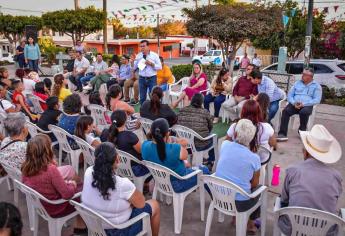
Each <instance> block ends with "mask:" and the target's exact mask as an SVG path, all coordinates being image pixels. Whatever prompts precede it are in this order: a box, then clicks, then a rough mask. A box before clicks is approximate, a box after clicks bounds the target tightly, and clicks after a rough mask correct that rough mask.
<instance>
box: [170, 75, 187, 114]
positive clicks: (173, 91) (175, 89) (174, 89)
mask: <svg viewBox="0 0 345 236" xmlns="http://www.w3.org/2000/svg"><path fill="white" fill-rule="evenodd" d="M189 80H190V78H189V77H183V78H181V79H180V80H179V81H178V82H176V83H173V84H171V85H170V86H169V97H170V103H172V102H173V98H175V97H176V99H177V98H179V97H180V95H181V93H182V91H183V90H184V89H185V88H186V87H187V86H188V85H189ZM179 107H180V108H181V107H183V101H181V102H180V103H179Z"/></svg>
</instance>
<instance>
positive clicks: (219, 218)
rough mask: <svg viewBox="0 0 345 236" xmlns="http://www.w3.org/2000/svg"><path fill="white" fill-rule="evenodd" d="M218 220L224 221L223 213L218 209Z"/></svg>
mask: <svg viewBox="0 0 345 236" xmlns="http://www.w3.org/2000/svg"><path fill="white" fill-rule="evenodd" d="M218 222H219V223H223V222H224V214H223V213H222V212H220V211H218Z"/></svg>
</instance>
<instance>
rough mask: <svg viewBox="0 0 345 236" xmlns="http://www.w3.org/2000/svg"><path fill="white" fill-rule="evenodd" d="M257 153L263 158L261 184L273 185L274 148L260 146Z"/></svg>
mask: <svg viewBox="0 0 345 236" xmlns="http://www.w3.org/2000/svg"><path fill="white" fill-rule="evenodd" d="M257 154H258V155H259V157H260V160H261V168H260V180H259V183H260V184H261V185H266V186H271V179H272V160H271V157H272V150H270V149H268V148H267V147H264V146H260V147H259V150H258V152H257Z"/></svg>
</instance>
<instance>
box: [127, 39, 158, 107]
mask: <svg viewBox="0 0 345 236" xmlns="http://www.w3.org/2000/svg"><path fill="white" fill-rule="evenodd" d="M140 50H141V52H140V53H139V54H138V55H137V56H136V58H135V60H134V62H132V63H133V71H135V70H136V69H139V94H140V104H143V102H144V101H145V100H146V93H147V89H148V90H149V92H151V90H152V88H153V87H154V86H156V85H157V71H158V70H161V69H162V64H161V61H160V60H159V56H158V55H157V54H156V53H154V52H152V51H150V48H149V41H148V40H142V41H141V42H140Z"/></svg>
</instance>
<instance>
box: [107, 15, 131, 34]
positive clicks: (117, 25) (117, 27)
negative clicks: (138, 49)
mask: <svg viewBox="0 0 345 236" xmlns="http://www.w3.org/2000/svg"><path fill="white" fill-rule="evenodd" d="M110 24H111V25H112V26H113V37H114V39H118V38H122V37H125V36H126V34H127V33H128V28H126V27H125V26H124V25H123V24H122V23H121V21H120V20H119V19H116V18H112V19H110Z"/></svg>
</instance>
